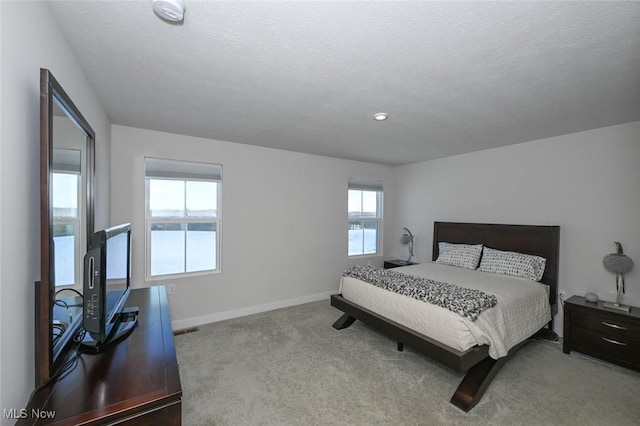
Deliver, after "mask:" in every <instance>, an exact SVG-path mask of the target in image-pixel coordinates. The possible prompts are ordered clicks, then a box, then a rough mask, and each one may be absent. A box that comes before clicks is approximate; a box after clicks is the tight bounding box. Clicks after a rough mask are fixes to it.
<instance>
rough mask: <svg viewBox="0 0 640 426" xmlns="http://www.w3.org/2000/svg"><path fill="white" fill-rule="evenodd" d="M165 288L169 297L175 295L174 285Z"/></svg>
mask: <svg viewBox="0 0 640 426" xmlns="http://www.w3.org/2000/svg"><path fill="white" fill-rule="evenodd" d="M167 288H168V290H169V294H171V295H173V294H176V285H175V284H169V285H168V287H167Z"/></svg>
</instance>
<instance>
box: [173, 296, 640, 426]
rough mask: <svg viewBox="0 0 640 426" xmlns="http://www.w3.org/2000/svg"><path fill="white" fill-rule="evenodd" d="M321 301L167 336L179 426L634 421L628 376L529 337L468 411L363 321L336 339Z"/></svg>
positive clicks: (427, 368)
mask: <svg viewBox="0 0 640 426" xmlns="http://www.w3.org/2000/svg"><path fill="white" fill-rule="evenodd" d="M340 314H341V312H340V311H338V310H336V309H334V308H332V307H331V306H330V305H329V301H328V300H327V301H322V302H316V303H310V304H306V305H300V306H295V307H291V308H286V309H280V310H277V311H272V312H267V313H263V314H257V315H252V316H249V317H244V318H238V319H234V320H229V321H223V322H219V323H214V324H208V325H205V326H202V327H200V330H199V331H197V332H194V333H189V334H185V335H180V336H176V347H177V351H178V361H179V363H180V377H181V380H182V389H183V404H182V410H183V414H182V418H183V424H185V425H234V426H235V425H437V424H456V425H458V424H461V425H464V424H473V425H478V424H480V425H496V424H500V425H638V424H640V373H638V372H635V371H632V370H628V369H625V368H622V367H616V366H613V365H611V364H608V363H605V362H601V361H598V360H596V359H593V358H589V357H586V356H584V355H580V354H577V353H572V354H571V355H566V354H564V353H562V348H561V345H559V344H557V343H551V342H547V341H534V342H532V343H530V344H528V345H526V346H525V347H523V348H522V349H521V350H520V351H519V352H518V353H516V355H515V356H514V357H513V358H512V359H511V360H510V361H509V362H508V363H507V364H506V366H505V367H504V368H503V369H502V370H501V371H500V372H499V373H498V376H497V377H496V378H495V379H494V381H493V383H492V384H491V385H490V386H489V389H488V390H487V392H486V393H485V395H484V397H483V399H482V401H480V403H479V404H478V405H477V406H476V407H475V408H473V409H472V410H471V411H470V412H469V413H464V412H463V411H460V410H459V409H457V408H456V407H454V406H453V405H452V404H450V403H449V399H450V398H451V395H452V394H453V392H454V391H455V389H456V387H457V386H458V384H459V382H460V380H461V378H462V375H461V374H458V373H455V372H454V371H452V370H449V369H447V368H446V367H442V366H440V365H439V364H437V363H435V362H433V361H431V360H430V359H428V358H426V357H424V356H423V355H420V354H418V353H416V352H414V351H413V350H411V348H408V347H406V348H405V351H404V352H398V351H397V350H396V343H395V342H394V341H391V340H389V339H387V338H386V337H385V336H384V335H381V334H379V333H378V332H376V331H375V330H373V329H370V328H368V327H367V326H366V325H364V324H363V323H361V322H359V321H356V323H355V324H354V325H352V326H351V327H350V328H348V329H345V330H342V331H336V330H334V329H333V328H332V327H331V324H332V323H333V322H334V321H335V320H336V319H337V318H338V317H339V316H340Z"/></svg>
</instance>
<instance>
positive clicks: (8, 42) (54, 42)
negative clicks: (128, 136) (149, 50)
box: [0, 1, 111, 422]
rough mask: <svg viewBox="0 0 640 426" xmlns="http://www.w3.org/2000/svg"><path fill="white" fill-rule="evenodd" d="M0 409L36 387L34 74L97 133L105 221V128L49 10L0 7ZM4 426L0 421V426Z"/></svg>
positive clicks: (18, 403)
mask: <svg viewBox="0 0 640 426" xmlns="http://www.w3.org/2000/svg"><path fill="white" fill-rule="evenodd" d="M0 19H1V25H0V40H1V72H0V76H1V79H2V81H1V87H2V98H1V108H0V110H1V113H0V114H1V115H0V117H1V123H2V125H1V126H0V132H1V134H0V199H1V200H2V201H1V202H0V230H1V232H2V234H1V244H0V253H1V254H2V256H1V257H0V318H1V319H0V327H1V328H0V330H1V332H2V334H1V338H0V345H1V348H0V366H2V367H1V368H2V370H1V371H0V374H1V380H0V383H1V384H0V409H11V408H23V407H24V406H25V404H26V402H27V397H28V396H29V393H30V392H31V390H32V389H33V385H34V344H33V335H34V281H36V280H38V279H39V278H40V228H39V223H40V222H39V217H40V193H39V176H40V164H39V161H40V154H39V146H40V139H39V138H40V133H39V126H40V114H39V105H40V103H39V101H40V68H41V67H42V68H48V69H50V70H51V71H52V73H53V74H54V76H55V77H56V79H57V80H58V81H59V82H60V84H61V85H62V86H63V87H64V89H65V91H67V93H68V94H69V96H70V97H71V99H73V101H74V103H75V104H76V105H77V106H78V108H79V109H80V111H82V114H83V115H84V116H85V118H86V119H87V121H88V122H89V123H90V124H91V126H92V127H93V129H94V130H95V132H96V144H97V146H96V148H97V155H98V156H99V158H100V159H101V160H100V162H98V164H97V171H96V174H97V181H98V182H99V184H98V185H97V192H96V196H97V199H96V211H97V214H96V222H97V224H98V225H101V224H102V225H104V224H105V223H106V222H107V220H108V214H109V172H110V168H109V155H110V149H109V141H110V131H111V128H110V122H109V119H108V117H107V116H106V114H105V112H104V110H103V108H102V106H101V104H100V102H99V101H98V99H97V98H96V96H95V94H94V92H93V90H92V88H91V87H90V86H89V84H88V83H87V80H86V78H85V76H84V74H83V71H82V70H81V69H80V66H79V65H78V62H77V59H76V58H75V56H74V55H73V53H72V52H71V50H70V48H69V46H68V44H67V41H66V40H65V39H64V37H63V35H62V33H61V31H60V29H59V27H58V26H57V24H56V23H55V20H54V18H53V16H52V15H51V13H50V11H49V8H48V6H47V5H46V4H44V3H41V2H8V1H1V2H0ZM4 421H6V420H4V419H3V422H4Z"/></svg>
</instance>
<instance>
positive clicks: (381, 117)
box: [373, 112, 389, 121]
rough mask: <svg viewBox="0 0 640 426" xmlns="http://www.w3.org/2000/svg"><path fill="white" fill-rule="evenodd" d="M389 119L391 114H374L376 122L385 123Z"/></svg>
mask: <svg viewBox="0 0 640 426" xmlns="http://www.w3.org/2000/svg"><path fill="white" fill-rule="evenodd" d="M387 118H389V114H387V113H386V112H378V113H375V114H373V119H374V120H376V121H384V120H386V119H387Z"/></svg>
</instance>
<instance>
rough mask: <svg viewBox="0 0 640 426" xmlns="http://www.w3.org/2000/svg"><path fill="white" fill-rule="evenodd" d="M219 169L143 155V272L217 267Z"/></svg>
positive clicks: (158, 273) (154, 274)
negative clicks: (144, 231) (144, 222)
mask: <svg viewBox="0 0 640 426" xmlns="http://www.w3.org/2000/svg"><path fill="white" fill-rule="evenodd" d="M221 171H222V170H221V166H219V165H213V164H204V163H190V162H182V161H172V160H160V159H155V158H147V159H145V175H146V187H147V190H146V192H147V276H149V277H157V276H162V275H173V274H188V273H195V272H204V271H216V270H219V268H220V267H219V258H220V253H219V251H220V250H219V245H220V238H219V237H220V236H219V231H220V205H219V204H220V202H219V200H220V197H219V193H220V191H219V189H220V185H221Z"/></svg>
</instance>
